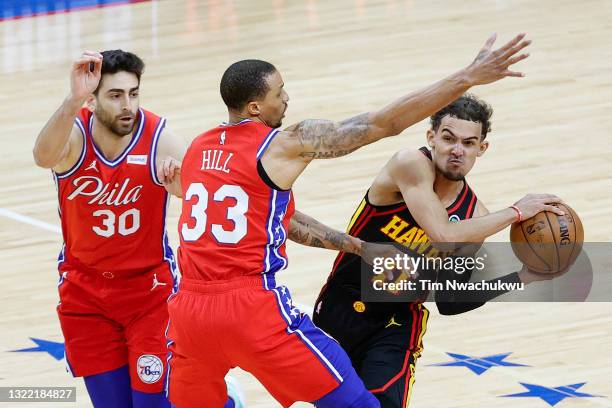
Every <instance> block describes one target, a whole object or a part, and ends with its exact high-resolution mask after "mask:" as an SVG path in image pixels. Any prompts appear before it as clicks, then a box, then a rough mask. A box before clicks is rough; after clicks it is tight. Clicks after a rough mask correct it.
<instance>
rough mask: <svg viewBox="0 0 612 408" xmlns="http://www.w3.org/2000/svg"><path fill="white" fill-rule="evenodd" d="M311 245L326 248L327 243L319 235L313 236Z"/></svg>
mask: <svg viewBox="0 0 612 408" xmlns="http://www.w3.org/2000/svg"><path fill="white" fill-rule="evenodd" d="M310 246H312V247H317V248H325V244H324V243H323V241H321V240H320V239H319V238H317V237H312V239H311V240H310Z"/></svg>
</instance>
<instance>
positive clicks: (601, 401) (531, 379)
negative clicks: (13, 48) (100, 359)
mask: <svg viewBox="0 0 612 408" xmlns="http://www.w3.org/2000/svg"><path fill="white" fill-rule="evenodd" d="M0 215H3V216H5V217H7V218H11V219H13V220H16V221H21V222H23V223H26V224H29V225H33V226H35V227H38V228H41V229H44V230H47V231H51V232H56V233H58V234H61V233H62V229H61V228H60V227H59V226H57V225H54V224H49V223H47V222H44V221H40V220H37V219H35V218H32V217H28V216H25V215H21V214H18V213H16V212H14V211H10V210H7V209H5V208H0ZM295 305H296V306H297V308H298V309H300V310H301V311H303V312H305V313H306V314H308V315H309V316H311V317H312V312H313V310H314V309H313V307H312V306H308V305H305V304H303V303H297V302H296V303H295ZM426 350H431V351H434V352H437V353H440V354H444V355H445V356H446V355H447V354H446V352H445V351H444V350H442V349H441V348H438V347H436V346H432V345H431V344H427V347H426ZM496 373H497V374H501V375H505V376H508V377H513V378H514V379H516V380H518V381H519V382H524V383H526V382H528V383H530V384H538V383H539V382H540V381H541V378H539V377H538V378H536V377H535V376H533V375H531V376H530V375H528V374H526V371H525V370H521V371H520V372H519V371H513V370H497V371H496ZM538 385H539V384H538ZM546 388H548V387H546ZM549 389H550V390H551V391H554V392H557V391H558V390H555V389H553V388H549ZM519 391H520V390H519ZM523 391H524V390H523ZM517 392H518V391H517ZM580 392H585V393H589V392H588V391H580ZM589 401H590V402H593V403H595V404H598V405H601V406H604V407H612V401H610V400H608V399H606V398H598V397H594V398H589Z"/></svg>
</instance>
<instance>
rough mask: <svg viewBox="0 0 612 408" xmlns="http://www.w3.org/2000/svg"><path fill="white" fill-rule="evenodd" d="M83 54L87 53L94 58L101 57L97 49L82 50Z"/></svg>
mask: <svg viewBox="0 0 612 408" xmlns="http://www.w3.org/2000/svg"><path fill="white" fill-rule="evenodd" d="M83 55H89V56H92V57H96V58H100V59H102V54H100V53H99V52H97V51H90V50H85V51H83Z"/></svg>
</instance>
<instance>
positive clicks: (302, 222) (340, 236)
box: [289, 211, 403, 265]
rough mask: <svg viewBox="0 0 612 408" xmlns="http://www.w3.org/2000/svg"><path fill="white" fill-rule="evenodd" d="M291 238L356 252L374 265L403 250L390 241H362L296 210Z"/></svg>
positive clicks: (303, 242)
mask: <svg viewBox="0 0 612 408" xmlns="http://www.w3.org/2000/svg"><path fill="white" fill-rule="evenodd" d="M289 239H290V240H292V241H293V242H297V243H298V244H302V245H305V246H310V247H316V248H327V249H331V250H334V251H343V252H348V253H350V254H355V255H357V256H359V257H361V259H363V261H364V262H366V263H368V264H370V265H372V264H373V263H374V259H375V258H395V257H396V256H397V255H399V256H403V252H402V251H400V250H398V249H397V248H396V247H395V246H394V245H392V244H389V243H374V242H366V241H362V240H360V239H359V238H356V237H353V236H351V235H348V234H345V233H344V232H340V231H337V230H335V229H333V228H330V227H328V226H327V225H325V224H321V223H320V222H319V221H317V220H315V219H314V218H312V217H310V216H308V215H306V214H304V213H302V212H299V211H296V212H295V214H293V217H292V218H291V223H290V224H289Z"/></svg>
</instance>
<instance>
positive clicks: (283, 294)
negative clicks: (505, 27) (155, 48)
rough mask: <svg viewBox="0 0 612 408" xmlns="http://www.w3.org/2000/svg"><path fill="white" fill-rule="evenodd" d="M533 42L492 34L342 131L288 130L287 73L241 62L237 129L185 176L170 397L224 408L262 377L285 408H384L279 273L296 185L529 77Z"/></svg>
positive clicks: (219, 133)
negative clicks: (472, 54) (245, 382)
mask: <svg viewBox="0 0 612 408" xmlns="http://www.w3.org/2000/svg"><path fill="white" fill-rule="evenodd" d="M523 38H524V35H522V34H521V35H519V36H517V37H515V38H514V39H513V40H512V41H510V42H509V43H507V44H506V45H504V46H503V47H502V48H500V49H499V50H496V51H491V47H492V44H493V42H494V40H495V37H494V36H493V37H491V38H490V39H489V40H488V41H487V43H486V44H485V46H484V47H483V49H482V50H481V51H480V53H479V54H478V56H477V57H476V59H475V60H474V61H473V63H472V64H470V65H469V66H468V67H467V68H465V69H463V70H461V71H459V72H457V73H456V74H453V75H451V76H449V77H447V78H446V79H444V80H442V81H439V82H437V83H435V84H433V85H431V86H429V87H426V88H424V89H422V90H420V91H417V92H414V93H411V94H408V95H406V96H404V97H402V98H400V99H398V100H397V101H395V102H393V103H391V104H390V105H388V106H386V107H385V108H383V109H381V110H379V111H376V112H371V113H365V114H362V115H358V116H355V117H353V118H350V119H347V120H344V121H341V122H332V121H325V120H306V121H303V122H300V123H298V124H296V125H293V126H290V127H288V128H287V129H286V130H285V131H279V130H277V129H276V128H278V127H280V126H281V122H282V118H283V116H284V112H285V110H286V108H287V102H288V100H289V98H288V96H287V94H286V92H285V91H284V89H283V86H284V84H283V80H282V78H281V76H280V73H279V72H278V71H277V70H276V68H275V67H274V66H273V65H271V64H269V63H267V62H264V61H259V60H245V61H240V62H237V63H235V64H233V65H231V66H230V67H229V68H228V69H227V70H226V71H225V73H224V75H223V78H222V79H221V95H222V97H223V100H224V102H225V104H226V105H227V107H228V111H229V123H227V124H224V125H221V126H219V127H217V128H214V129H212V130H209V131H207V132H205V133H203V134H202V135H200V136H198V137H197V138H196V139H195V140H194V141H193V143H192V144H191V146H190V148H189V149H188V151H187V153H186V155H185V157H184V160H183V162H182V169H181V176H180V179H181V187H182V191H183V192H184V201H183V209H182V215H181V219H180V222H179V233H180V238H181V246H180V248H179V264H180V268H181V271H182V274H183V280H182V281H181V285H180V290H179V292H178V293H177V294H176V295H175V296H173V297H171V299H170V300H169V302H168V309H169V314H170V324H169V330H168V340H169V347H170V351H171V354H170V357H169V359H170V367H169V388H168V391H169V395H170V399H171V401H172V402H173V403H174V404H176V405H177V406H178V407H179V408H188V407H199V406H201V405H202V402H201V401H202V399H204V400H205V401H206V403H207V404H206V406H207V407H220V406H222V404H223V401H224V395H225V387H224V384H223V376H224V375H225V374H226V373H227V372H228V370H229V369H230V368H232V367H235V366H240V367H241V368H243V369H245V370H247V371H249V372H251V373H252V374H253V375H255V376H256V377H257V378H258V379H259V380H260V381H261V382H262V383H263V385H264V386H265V387H266V388H267V390H268V391H269V392H270V393H271V394H272V395H273V397H274V398H275V399H276V400H278V401H279V402H280V403H281V404H282V405H283V406H286V407H288V406H290V405H291V404H293V403H294V402H295V401H309V402H313V403H315V405H317V406H319V407H377V406H379V403H378V401H377V400H376V399H375V398H374V397H373V396H372V394H370V393H369V392H368V391H367V390H366V389H365V387H364V385H363V383H362V381H361V380H360V379H359V378H358V376H357V375H356V373H355V370H354V369H353V368H352V366H351V364H350V361H349V359H348V357H347V355H346V353H345V352H344V351H343V350H342V349H341V348H340V346H339V345H338V344H337V343H336V342H335V341H333V340H332V339H331V338H330V337H328V336H327V334H325V333H324V332H323V331H322V330H320V329H318V328H317V327H316V326H314V325H313V323H312V321H311V320H310V318H309V317H308V316H306V315H304V314H303V313H301V312H300V311H299V310H298V309H297V308H295V307H294V306H293V304H292V301H291V295H290V294H289V291H288V290H287V288H286V287H284V286H277V285H276V283H275V279H274V274H275V272H277V271H279V270H281V269H284V268H285V267H286V266H287V257H286V254H285V247H284V243H285V240H286V238H287V235H288V229H289V221H290V219H291V215H292V214H293V212H294V203H293V196H292V193H291V187H292V185H293V183H294V182H295V180H296V179H297V177H298V176H299V175H300V174H301V173H302V171H304V169H305V168H306V166H307V165H308V164H309V163H310V162H311V161H312V160H313V159H321V158H334V157H339V156H343V155H346V154H348V153H350V152H352V151H354V150H356V149H358V148H359V147H361V146H364V145H366V144H369V143H373V142H375V141H377V140H379V139H381V138H384V137H388V136H392V135H396V134H399V133H400V132H401V131H403V130H404V129H406V128H407V127H408V126H410V125H412V124H414V123H416V122H418V121H420V120H422V119H424V118H426V117H427V116H429V115H431V114H432V113H434V112H435V111H437V110H438V109H440V108H442V107H443V106H445V105H446V104H447V103H449V102H451V101H453V100H454V99H456V98H457V97H459V96H460V95H461V94H463V93H464V92H465V91H466V90H467V89H468V88H470V87H471V86H473V85H478V84H486V83H490V82H494V81H497V80H499V79H501V78H504V77H506V76H521V74H520V73H517V72H512V71H510V70H508V67H509V66H510V65H512V64H514V63H516V62H518V61H520V60H522V59H524V58H526V57H527V55H526V54H520V55H518V53H519V52H520V50H522V49H523V48H524V47H526V46H527V45H528V44H529V41H524V40H523Z"/></svg>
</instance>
